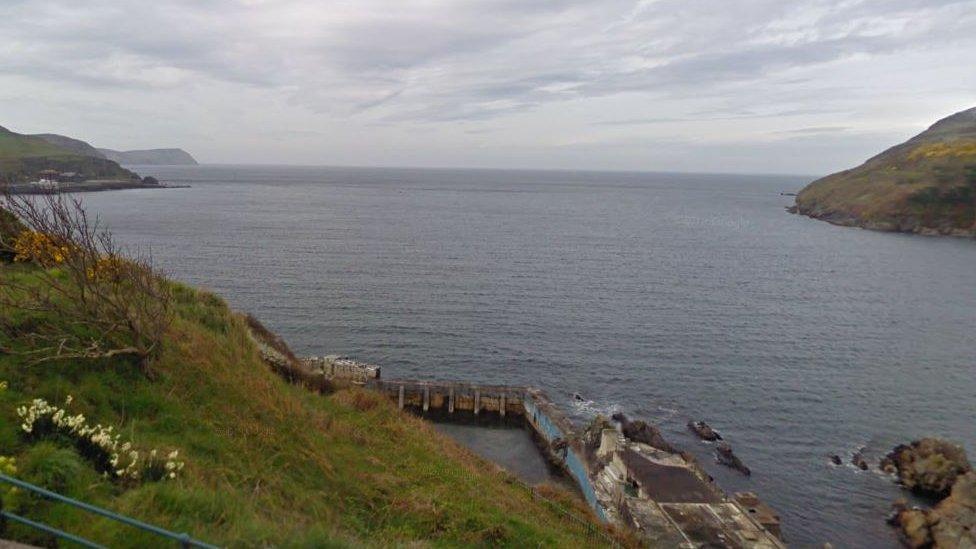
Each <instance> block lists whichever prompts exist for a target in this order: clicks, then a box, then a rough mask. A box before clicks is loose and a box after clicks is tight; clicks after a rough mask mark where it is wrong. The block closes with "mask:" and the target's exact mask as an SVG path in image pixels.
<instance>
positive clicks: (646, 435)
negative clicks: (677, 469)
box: [612, 412, 678, 454]
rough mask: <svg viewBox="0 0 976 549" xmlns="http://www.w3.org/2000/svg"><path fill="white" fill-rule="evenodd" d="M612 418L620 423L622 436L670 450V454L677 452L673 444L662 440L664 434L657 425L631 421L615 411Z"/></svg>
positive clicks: (665, 450) (663, 449)
mask: <svg viewBox="0 0 976 549" xmlns="http://www.w3.org/2000/svg"><path fill="white" fill-rule="evenodd" d="M612 417H613V420H614V421H616V422H618V423H620V430H621V431H622V432H623V434H624V436H625V437H627V438H628V439H630V440H632V441H634V442H643V443H644V444H647V445H648V446H651V447H653V448H657V449H658V450H662V451H664V452H670V453H672V454H676V453H678V450H677V449H675V447H674V446H671V444H670V443H668V441H666V440H664V436H663V435H662V434H661V431H660V430H658V428H657V427H655V426H653V425H651V424H649V423H647V422H646V421H641V420H639V419H638V420H636V421H631V420H629V419H628V418H627V416H625V415H623V414H621V413H619V412H618V413H616V414H613V416H612Z"/></svg>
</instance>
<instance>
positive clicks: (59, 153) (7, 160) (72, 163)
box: [0, 127, 139, 183]
mask: <svg viewBox="0 0 976 549" xmlns="http://www.w3.org/2000/svg"><path fill="white" fill-rule="evenodd" d="M48 169H51V170H57V171H59V172H75V173H78V174H81V175H82V176H83V177H85V178H87V179H102V178H113V179H126V180H128V179H138V178H139V176H138V175H136V174H134V173H132V172H130V171H129V170H126V169H124V168H122V167H121V166H119V165H118V164H117V163H116V162H113V161H111V160H108V159H105V158H98V157H94V156H86V155H82V154H77V153H75V152H72V151H71V150H68V149H64V148H61V147H59V146H57V145H55V144H53V143H50V142H48V141H47V140H45V139H44V138H43V137H39V136H31V135H22V134H18V133H14V132H12V131H10V130H7V129H6V128H3V127H0V183H20V182H24V181H29V180H31V179H35V178H36V177H37V174H38V173H40V172H41V171H43V170H48Z"/></svg>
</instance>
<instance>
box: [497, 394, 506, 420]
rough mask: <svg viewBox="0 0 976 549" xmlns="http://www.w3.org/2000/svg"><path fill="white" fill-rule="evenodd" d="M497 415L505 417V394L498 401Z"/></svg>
mask: <svg viewBox="0 0 976 549" xmlns="http://www.w3.org/2000/svg"><path fill="white" fill-rule="evenodd" d="M498 413H499V414H501V415H502V417H505V393H502V396H501V397H499V399H498Z"/></svg>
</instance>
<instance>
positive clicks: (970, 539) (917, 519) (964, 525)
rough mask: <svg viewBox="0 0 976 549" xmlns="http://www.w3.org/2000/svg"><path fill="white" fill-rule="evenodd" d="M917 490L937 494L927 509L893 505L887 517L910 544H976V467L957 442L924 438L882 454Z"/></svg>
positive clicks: (883, 462)
mask: <svg viewBox="0 0 976 549" xmlns="http://www.w3.org/2000/svg"><path fill="white" fill-rule="evenodd" d="M881 469H882V470H883V471H885V472H888V473H891V474H894V475H896V476H897V477H898V480H899V482H900V483H901V484H902V485H903V486H904V487H905V488H908V489H910V490H912V491H913V492H915V493H916V494H919V495H923V496H927V497H932V498H937V499H941V501H939V502H938V503H937V504H936V505H935V506H934V507H932V508H931V509H919V508H910V507H909V506H908V503H907V502H906V501H905V500H900V501H898V502H896V503H895V505H894V515H893V516H892V518H891V523H892V525H893V526H895V527H897V528H898V529H899V531H900V532H901V534H902V536H903V540H904V541H905V543H906V544H907V545H908V546H910V547H918V548H921V547H936V548H959V547H976V473H973V470H972V465H971V464H970V463H969V460H968V459H967V458H966V452H965V450H963V449H962V447H961V446H959V445H957V444H953V443H951V442H948V441H945V440H942V439H938V438H925V439H921V440H917V441H914V442H912V443H911V444H902V445H899V446H897V447H895V449H894V450H892V451H891V452H890V453H889V454H888V455H887V456H886V457H885V458H883V459H882V460H881Z"/></svg>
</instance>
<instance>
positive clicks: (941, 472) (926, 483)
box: [881, 438, 972, 497]
mask: <svg viewBox="0 0 976 549" xmlns="http://www.w3.org/2000/svg"><path fill="white" fill-rule="evenodd" d="M881 470H882V471H885V472H886V473H890V474H895V475H897V476H898V480H899V482H901V484H902V485H904V486H905V487H906V488H908V489H910V490H912V491H913V492H916V493H918V494H922V495H926V496H933V497H943V496H945V495H946V494H948V493H949V490H950V489H951V488H952V485H953V483H954V482H955V481H956V478H957V477H959V476H960V475H963V474H965V473H967V472H969V471H972V466H971V465H970V464H969V460H968V459H967V458H966V451H965V450H963V448H962V447H961V446H959V445H957V444H953V443H951V442H949V441H946V440H942V439H939V438H923V439H921V440H916V441H914V442H912V443H911V444H901V445H899V446H896V447H895V449H894V450H892V451H891V452H890V453H889V454H888V455H887V456H886V457H885V458H883V459H882V460H881Z"/></svg>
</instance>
